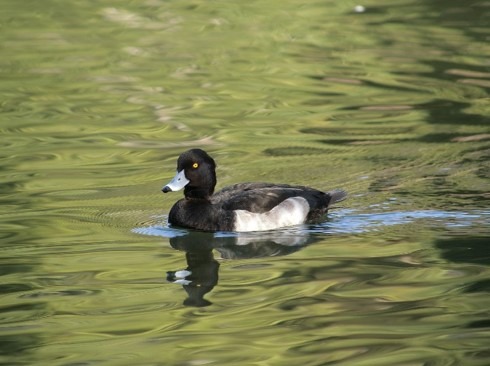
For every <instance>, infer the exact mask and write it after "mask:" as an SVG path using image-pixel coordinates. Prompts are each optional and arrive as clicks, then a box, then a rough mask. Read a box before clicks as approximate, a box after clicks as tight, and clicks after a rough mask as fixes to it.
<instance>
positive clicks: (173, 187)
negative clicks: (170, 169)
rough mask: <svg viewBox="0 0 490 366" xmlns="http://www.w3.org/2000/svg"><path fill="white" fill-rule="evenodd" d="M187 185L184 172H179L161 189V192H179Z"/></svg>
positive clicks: (187, 180)
mask: <svg viewBox="0 0 490 366" xmlns="http://www.w3.org/2000/svg"><path fill="white" fill-rule="evenodd" d="M187 183H189V179H187V178H186V176H185V171H184V170H181V171H180V172H177V174H176V175H175V177H174V178H173V179H172V180H171V181H170V182H169V183H168V184H167V185H166V186H164V187H163V188H162V192H163V193H167V192H175V191H180V190H181V189H182V188H184V187H185V186H186V185H187Z"/></svg>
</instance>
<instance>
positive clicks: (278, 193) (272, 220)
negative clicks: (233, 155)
mask: <svg viewBox="0 0 490 366" xmlns="http://www.w3.org/2000/svg"><path fill="white" fill-rule="evenodd" d="M216 182H217V180H216V163H215V161H214V159H213V158H212V157H211V156H209V155H208V153H207V152H205V151H204V150H202V149H197V148H196V149H190V150H188V151H185V152H183V153H182V154H181V155H180V156H179V158H178V159H177V173H176V175H175V176H174V178H173V179H172V180H171V181H170V182H169V183H168V184H166V185H165V186H164V187H163V188H162V192H163V193H168V192H175V191H179V190H181V189H184V198H182V199H180V200H179V201H177V202H176V203H175V204H174V205H173V206H172V208H171V209H170V212H169V215H168V222H169V224H170V225H171V226H177V227H182V228H188V229H194V230H199V231H207V232H218V231H225V232H251V231H266V230H275V229H279V228H284V227H288V226H294V225H301V224H309V223H317V222H319V221H321V220H322V219H324V217H325V215H326V213H327V211H328V209H329V208H330V207H331V206H332V205H333V204H335V203H337V202H340V201H342V200H344V199H345V198H346V197H347V193H346V192H345V191H344V190H340V189H336V190H332V191H328V192H323V191H321V190H317V189H314V188H310V187H305V186H299V185H289V184H277V183H263V182H246V183H237V184H234V185H231V186H228V187H225V188H223V189H221V190H220V191H219V192H216V193H215V192H214V190H215V187H216Z"/></svg>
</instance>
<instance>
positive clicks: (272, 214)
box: [234, 197, 310, 231]
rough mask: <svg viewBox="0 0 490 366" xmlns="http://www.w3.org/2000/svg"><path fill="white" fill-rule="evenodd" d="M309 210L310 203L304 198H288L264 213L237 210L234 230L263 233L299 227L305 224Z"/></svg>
mask: <svg viewBox="0 0 490 366" xmlns="http://www.w3.org/2000/svg"><path fill="white" fill-rule="evenodd" d="M309 210H310V206H309V205H308V201H306V199H304V198H303V197H291V198H288V199H287V200H284V201H282V202H281V203H280V204H279V205H277V206H276V207H274V208H273V209H272V210H270V211H268V212H264V213H253V212H250V211H246V210H235V214H236V216H235V218H236V220H235V228H234V229H235V231H263V230H273V229H277V228H280V227H284V226H291V225H299V224H302V223H304V222H305V220H306V216H307V215H308V212H309Z"/></svg>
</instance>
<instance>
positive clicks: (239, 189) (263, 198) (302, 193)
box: [211, 183, 346, 213]
mask: <svg viewBox="0 0 490 366" xmlns="http://www.w3.org/2000/svg"><path fill="white" fill-rule="evenodd" d="M291 197H303V198H304V199H306V200H307V201H308V205H309V206H310V210H325V211H326V210H327V209H328V207H329V206H330V205H331V204H332V203H335V202H339V201H341V200H343V199H345V197H346V193H345V192H344V191H331V192H322V191H319V190H316V189H313V188H309V187H304V186H291V185H288V184H274V183H239V184H235V185H232V186H229V187H226V188H223V189H222V190H221V191H219V192H217V193H215V194H214V195H213V197H212V199H211V202H212V203H213V204H217V205H220V206H221V207H222V208H223V209H225V210H246V211H249V212H253V213H263V212H267V211H270V210H271V209H272V208H274V207H275V206H277V205H278V204H280V203H281V202H283V201H284V200H286V199H288V198H291Z"/></svg>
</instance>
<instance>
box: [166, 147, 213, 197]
mask: <svg viewBox="0 0 490 366" xmlns="http://www.w3.org/2000/svg"><path fill="white" fill-rule="evenodd" d="M215 186H216V163H215V162H214V160H213V158H211V157H210V156H209V155H208V154H207V153H206V152H205V151H204V150H201V149H191V150H188V151H186V152H184V153H182V154H181V155H180V156H179V159H178V160H177V174H176V175H175V177H174V178H173V179H172V180H171V181H170V182H169V183H168V184H167V185H165V186H164V187H163V188H162V192H163V193H167V192H174V191H179V190H181V189H182V188H184V195H185V197H186V198H201V199H207V198H209V197H210V196H211V195H212V194H213V192H214V187H215Z"/></svg>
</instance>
